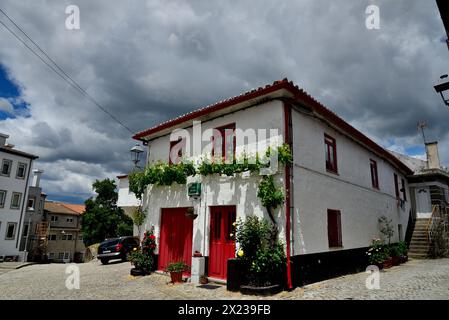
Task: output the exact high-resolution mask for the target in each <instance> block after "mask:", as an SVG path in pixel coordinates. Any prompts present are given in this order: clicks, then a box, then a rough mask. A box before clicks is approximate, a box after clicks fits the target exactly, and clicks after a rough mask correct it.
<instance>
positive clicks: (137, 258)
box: [129, 248, 153, 276]
mask: <svg viewBox="0 0 449 320" xmlns="http://www.w3.org/2000/svg"><path fill="white" fill-rule="evenodd" d="M129 261H130V262H131V265H133V266H134V268H133V269H131V271H130V274H131V275H133V276H144V275H147V274H149V273H150V272H151V269H152V267H153V260H152V259H151V258H150V257H149V256H148V255H146V254H144V253H143V252H142V251H141V250H138V249H137V248H135V250H134V251H132V252H131V253H130V254H129Z"/></svg>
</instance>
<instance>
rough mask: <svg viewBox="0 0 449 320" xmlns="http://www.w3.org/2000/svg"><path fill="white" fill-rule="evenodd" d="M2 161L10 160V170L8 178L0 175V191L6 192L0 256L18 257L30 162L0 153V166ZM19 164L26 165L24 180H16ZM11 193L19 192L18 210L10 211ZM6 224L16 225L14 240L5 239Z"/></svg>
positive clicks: (1, 212) (0, 213)
mask: <svg viewBox="0 0 449 320" xmlns="http://www.w3.org/2000/svg"><path fill="white" fill-rule="evenodd" d="M3 159H8V160H12V168H11V172H10V176H9V177H6V176H2V175H0V190H6V191H7V195H6V201H5V205H4V207H3V208H0V255H14V256H15V255H19V245H20V241H19V243H18V242H17V238H19V239H20V238H21V235H22V227H23V220H24V217H23V216H22V210H23V205H24V203H25V205H26V203H27V198H28V188H27V177H28V176H29V174H30V170H32V168H30V166H31V162H32V161H31V160H30V159H28V158H24V157H21V156H17V155H15V154H10V153H5V152H0V165H1V163H2V161H3ZM19 162H22V163H26V164H27V169H26V170H27V172H26V176H25V178H24V179H17V178H16V172H17V166H18V164H19ZM13 192H20V193H21V194H22V197H21V199H20V208H19V209H11V199H12V193H13ZM24 199H25V202H24ZM21 216H22V220H21ZM8 222H12V223H17V225H16V234H15V237H14V240H6V239H5V238H6V228H7V225H8ZM19 258H22V257H19Z"/></svg>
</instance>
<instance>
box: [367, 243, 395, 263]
mask: <svg viewBox="0 0 449 320" xmlns="http://www.w3.org/2000/svg"><path fill="white" fill-rule="evenodd" d="M366 255H367V256H368V260H369V263H370V264H380V263H382V262H384V261H386V260H388V258H389V257H390V250H389V248H388V246H386V245H385V244H383V243H382V241H381V240H380V239H373V244H372V245H371V247H370V248H369V249H368V251H367V252H366Z"/></svg>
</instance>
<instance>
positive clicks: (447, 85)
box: [434, 74, 449, 106]
mask: <svg viewBox="0 0 449 320" xmlns="http://www.w3.org/2000/svg"><path fill="white" fill-rule="evenodd" d="M447 77H448V76H447V74H444V75H442V76H441V77H440V79H446V78H447ZM434 88H435V91H436V92H437V93H439V94H440V95H441V98H442V99H443V102H444V104H445V105H447V106H449V98H446V96H445V94H444V92H445V91H447V90H449V82H443V83H440V84H437V85H436V86H434Z"/></svg>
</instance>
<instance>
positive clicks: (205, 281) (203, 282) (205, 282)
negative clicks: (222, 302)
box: [200, 275, 209, 284]
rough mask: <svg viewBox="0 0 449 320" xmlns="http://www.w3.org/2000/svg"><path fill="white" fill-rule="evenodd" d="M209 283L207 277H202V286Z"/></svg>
mask: <svg viewBox="0 0 449 320" xmlns="http://www.w3.org/2000/svg"><path fill="white" fill-rule="evenodd" d="M208 282H209V280H208V279H207V276H204V275H203V276H200V284H207V283H208Z"/></svg>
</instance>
